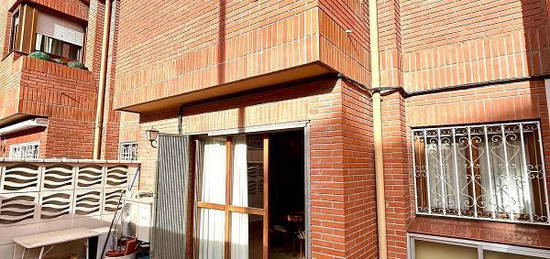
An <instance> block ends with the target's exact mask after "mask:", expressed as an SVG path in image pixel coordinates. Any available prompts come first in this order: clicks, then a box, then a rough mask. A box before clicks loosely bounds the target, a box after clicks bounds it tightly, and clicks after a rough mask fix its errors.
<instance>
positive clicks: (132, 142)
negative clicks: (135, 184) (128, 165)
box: [118, 141, 139, 161]
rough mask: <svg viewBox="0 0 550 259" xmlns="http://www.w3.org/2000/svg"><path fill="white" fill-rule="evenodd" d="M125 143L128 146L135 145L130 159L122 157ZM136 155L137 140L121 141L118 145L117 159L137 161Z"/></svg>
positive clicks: (137, 150) (137, 152)
mask: <svg viewBox="0 0 550 259" xmlns="http://www.w3.org/2000/svg"><path fill="white" fill-rule="evenodd" d="M125 145H128V146H132V145H135V152H134V154H135V157H133V158H131V159H124V154H125V153H124V152H123V150H124V146H125ZM138 156H139V143H138V142H137V141H125V142H121V143H120V144H119V146H118V160H120V161H137V160H138Z"/></svg>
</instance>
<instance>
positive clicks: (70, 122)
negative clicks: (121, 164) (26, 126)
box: [0, 0, 119, 159]
mask: <svg viewBox="0 0 550 259" xmlns="http://www.w3.org/2000/svg"><path fill="white" fill-rule="evenodd" d="M30 2H32V3H33V4H35V6H37V8H46V10H54V11H57V12H60V13H64V14H66V15H69V16H72V17H74V18H77V19H80V20H84V21H89V23H88V28H87V37H86V43H85V46H84V55H85V58H84V61H85V63H86V66H87V67H88V68H89V70H90V71H84V70H78V69H73V68H69V67H67V66H63V65H59V64H55V63H52V62H47V61H41V60H37V59H31V58H27V57H21V58H18V57H13V58H12V57H8V58H6V59H4V60H3V61H2V62H1V63H0V66H1V67H0V119H5V118H7V117H8V116H15V115H16V114H18V116H19V115H21V116H27V117H30V116H43V117H48V119H49V121H50V124H49V127H48V128H47V130H46V132H45V133H44V134H47V136H48V138H47V141H45V142H44V143H42V145H41V154H43V155H44V157H48V158H50V157H67V158H91V155H92V137H93V132H94V128H93V123H94V120H95V109H96V102H97V87H98V83H99V81H98V80H99V70H100V56H101V40H102V32H103V20H104V19H103V14H104V3H103V1H100V0H92V1H91V3H89V4H86V3H85V2H83V1H80V0H62V1H49V0H33V1H30ZM114 2H115V3H114V4H113V5H114V6H115V7H114V12H113V22H112V25H111V27H112V28H111V39H113V40H112V41H111V45H110V49H111V56H110V60H109V68H110V71H109V72H110V75H109V77H108V86H107V91H106V93H107V94H106V104H107V105H106V106H107V108H106V112H105V123H104V131H103V150H102V151H103V158H107V159H114V158H116V157H117V155H118V135H119V133H118V131H119V130H118V128H119V125H118V124H119V113H118V112H114V111H113V110H112V103H113V99H112V96H113V87H114V82H113V80H114V78H115V74H114V72H115V69H114V65H115V63H116V55H115V53H116V50H117V49H116V36H117V30H116V29H115V28H116V26H117V15H118V12H117V10H118V1H114ZM10 4H13V1H11V2H10ZM88 5H89V6H88ZM2 7H5V8H7V7H6V6H4V5H2ZM88 9H90V13H88ZM0 11H1V10H0ZM4 13H6V14H7V9H6V10H5V11H4ZM8 16H9V15H8ZM0 21H1V22H0V29H2V28H4V27H5V28H9V26H7V25H6V24H5V21H4V20H3V19H0ZM6 21H8V20H6ZM4 25H6V26H4ZM4 34H5V35H9V33H0V37H2V36H4V37H5V35H4ZM2 39H4V38H0V40H2ZM5 40H7V39H4V41H3V42H2V43H4V42H5Z"/></svg>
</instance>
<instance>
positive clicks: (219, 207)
mask: <svg viewBox="0 0 550 259" xmlns="http://www.w3.org/2000/svg"><path fill="white" fill-rule="evenodd" d="M244 135H247V136H248V135H260V136H262V142H263V177H264V181H263V208H254V207H243V206H238V205H233V200H232V191H233V170H232V167H233V152H234V150H233V145H234V142H233V136H218V137H221V138H224V139H225V149H226V165H225V203H224V204H217V203H210V202H203V201H201V199H200V196H201V184H202V183H201V180H200V179H201V177H202V175H201V174H202V172H201V167H200V166H199V165H200V164H201V163H202V161H201V159H203V157H202V156H201V155H198V156H195V176H196V177H195V181H194V182H195V183H194V185H195V187H194V189H195V194H194V195H195V198H194V204H195V206H194V211H195V212H194V215H195V216H194V237H195V238H194V239H195V240H199V237H200V210H201V209H208V210H216V211H223V212H224V215H225V238H224V241H225V244H224V258H226V259H230V258H231V230H232V229H231V224H230V222H231V214H232V213H241V214H246V215H255V216H261V217H262V218H263V233H262V238H263V241H262V242H263V251H262V255H263V258H264V259H267V258H268V257H269V231H268V230H269V141H270V139H269V135H268V134H244ZM203 139H204V138H197V141H196V147H195V150H197V151H198V150H200V146H201V145H202V142H201V141H202V140H203ZM199 246H200V242H197V241H194V242H193V248H194V249H193V251H195V252H194V255H193V258H198V257H199V252H198V251H200V247H199Z"/></svg>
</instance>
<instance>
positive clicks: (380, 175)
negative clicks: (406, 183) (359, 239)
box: [369, 0, 388, 259]
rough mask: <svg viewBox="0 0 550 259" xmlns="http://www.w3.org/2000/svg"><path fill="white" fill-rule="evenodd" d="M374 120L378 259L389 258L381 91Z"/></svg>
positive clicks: (374, 12) (375, 51)
mask: <svg viewBox="0 0 550 259" xmlns="http://www.w3.org/2000/svg"><path fill="white" fill-rule="evenodd" d="M376 1H377V0H369V28H370V46H371V48H370V51H371V53H370V54H371V55H370V56H371V78H372V85H371V87H372V88H374V89H377V88H379V87H380V56H379V55H380V54H379V47H378V6H377V2H376ZM372 112H373V115H372V119H373V129H374V165H375V172H376V223H377V227H378V228H377V229H378V258H380V259H386V258H387V257H388V249H387V239H386V201H385V200H386V198H385V195H384V157H383V156H384V154H383V149H382V148H383V141H382V109H381V96H380V91H375V92H374V93H373V95H372Z"/></svg>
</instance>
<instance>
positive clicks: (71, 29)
mask: <svg viewBox="0 0 550 259" xmlns="http://www.w3.org/2000/svg"><path fill="white" fill-rule="evenodd" d="M36 32H37V33H39V34H42V35H44V36H48V37H50V38H54V39H58V40H61V41H64V42H68V43H71V44H74V45H78V46H82V45H84V27H83V26H80V25H78V24H76V23H73V22H69V21H65V20H63V19H60V18H57V17H54V16H51V15H49V14H45V13H39V14H38V23H37V29H36Z"/></svg>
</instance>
